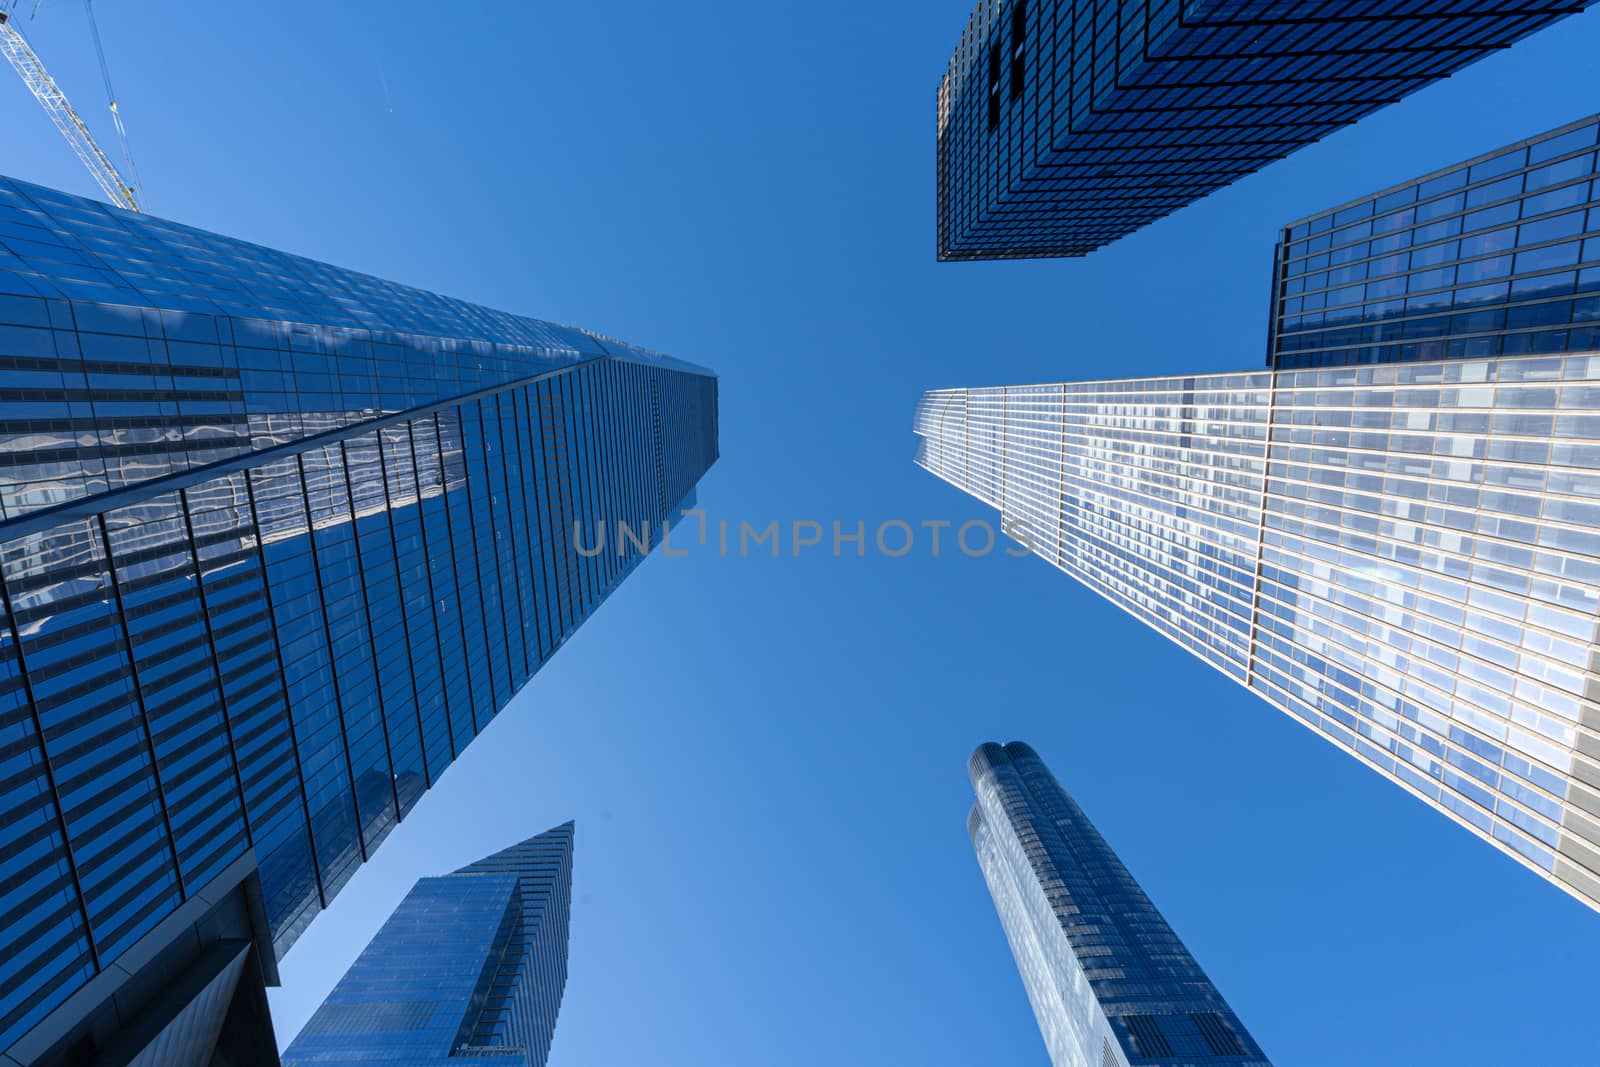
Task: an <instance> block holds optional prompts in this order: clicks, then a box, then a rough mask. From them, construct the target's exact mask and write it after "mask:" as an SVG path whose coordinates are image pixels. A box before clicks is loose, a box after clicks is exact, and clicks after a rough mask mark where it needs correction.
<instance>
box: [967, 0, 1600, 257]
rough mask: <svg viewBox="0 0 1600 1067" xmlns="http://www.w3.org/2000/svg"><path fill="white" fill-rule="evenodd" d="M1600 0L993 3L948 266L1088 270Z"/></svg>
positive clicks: (973, 74) (976, 59)
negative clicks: (971, 262) (987, 263)
mask: <svg viewBox="0 0 1600 1067" xmlns="http://www.w3.org/2000/svg"><path fill="white" fill-rule="evenodd" d="M1590 2H1592V0H1522V2H1517V3H1489V2H1486V0H1441V2H1437V3H1428V4H1418V3H1414V2H1411V0H1374V2H1370V3H1368V2H1355V0H1294V2H1292V3H1291V2H1284V0H979V3H978V4H977V5H976V7H974V8H973V11H972V16H971V18H970V19H969V21H968V23H967V27H966V30H965V32H964V33H963V34H962V35H961V41H960V44H959V45H958V46H957V48H956V51H955V54H954V55H953V56H952V57H951V60H950V65H949V68H948V69H947V70H946V72H945V75H944V78H943V80H942V81H941V82H940V84H939V93H938V117H937V131H938V132H937V136H938V162H937V171H938V175H937V180H938V255H939V258H940V259H943V260H961V259H1027V258H1036V257H1042V256H1081V255H1086V254H1087V253H1089V252H1092V251H1094V250H1095V249H1096V248H1099V247H1100V246H1102V245H1104V244H1107V243H1108V242H1111V241H1115V240H1116V239H1118V238H1119V237H1123V236H1125V235H1127V234H1129V233H1131V232H1133V231H1134V230H1136V229H1138V228H1140V227H1141V226H1144V225H1146V224H1148V223H1150V222H1153V221H1155V220H1156V219H1158V218H1161V217H1162V216H1164V215H1167V214H1169V213H1171V212H1173V211H1175V210H1177V209H1178V208H1180V207H1183V206H1184V205H1185V204H1188V203H1190V202H1192V201H1194V200H1196V199H1198V198H1200V197H1202V196H1205V195H1206V194H1208V193H1211V192H1214V191H1215V190H1217V189H1220V188H1222V187H1223V186H1225V185H1228V184H1229V183H1231V182H1234V181H1236V180H1238V179H1239V178H1242V177H1244V176H1245V175H1247V174H1250V173H1252V172H1254V171H1256V170H1259V169H1260V168H1262V167H1264V166H1266V165H1267V164H1268V163H1270V162H1272V161H1273V160H1276V159H1279V158H1282V157H1283V156H1286V155H1288V154H1289V153H1291V152H1293V151H1295V150H1296V149H1299V148H1303V147H1305V146H1306V145H1308V144H1311V143H1312V142H1314V141H1317V140H1320V139H1321V138H1323V137H1325V136H1327V135H1328V134H1330V133H1332V132H1333V131H1335V130H1337V129H1339V128H1340V127H1341V126H1345V125H1348V124H1349V123H1352V122H1355V121H1356V120H1358V119H1360V118H1362V117H1363V116H1365V115H1368V114H1370V113H1372V112H1373V111H1376V110H1377V109H1379V108H1381V107H1383V106H1384V105H1385V104H1389V103H1393V102H1394V101H1396V100H1399V99H1401V98H1402V97H1404V96H1406V95H1407V94H1409V93H1412V92H1415V91H1416V90H1418V89H1421V88H1424V87H1425V86H1427V85H1429V84H1431V83H1433V82H1435V81H1437V80H1438V79H1440V78H1443V77H1446V76H1448V75H1450V74H1452V73H1454V72H1455V71H1457V70H1460V69H1461V68H1462V67H1465V66H1467V65H1468V64H1469V63H1472V62H1474V61H1475V60H1477V59H1480V58H1482V57H1483V56H1484V55H1486V54H1488V53H1490V52H1492V51H1494V50H1496V49H1499V48H1504V47H1506V46H1508V45H1510V44H1512V43H1513V42H1515V41H1517V40H1519V39H1520V38H1522V37H1524V36H1526V35H1527V34H1529V33H1532V32H1534V31H1536V30H1538V29H1540V28H1542V27H1544V26H1546V25H1548V24H1550V23H1551V22H1553V21H1556V20H1557V19H1560V18H1562V17H1564V16H1566V15H1568V14H1571V13H1573V12H1576V11H1581V10H1582V9H1583V8H1585V7H1587V6H1589V3H1590Z"/></svg>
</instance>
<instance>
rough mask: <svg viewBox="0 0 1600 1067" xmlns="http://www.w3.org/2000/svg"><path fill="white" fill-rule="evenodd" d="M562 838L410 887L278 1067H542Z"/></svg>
mask: <svg viewBox="0 0 1600 1067" xmlns="http://www.w3.org/2000/svg"><path fill="white" fill-rule="evenodd" d="M572 830H573V828H572V823H570V822H569V823H564V824H563V825H561V826H558V827H556V828H555V829H554V830H549V831H546V832H545V833H542V834H540V835H539V836H538V837H532V838H529V839H528V840H526V841H524V842H522V843H521V844H520V845H513V846H512V847H511V848H508V849H506V850H505V851H503V852H497V853H495V854H494V855H493V856H490V857H488V858H487V859H482V860H479V861H478V862H477V863H474V864H471V865H469V866H466V867H463V868H461V870H459V871H456V872H455V873H454V874H447V875H445V876H444V877H442V878H424V879H422V880H421V881H419V882H417V884H416V885H414V886H412V888H411V892H409V893H407V894H406V898H405V900H403V901H401V903H400V906H399V907H398V908H396V909H395V910H394V914H393V915H391V916H389V920H388V922H386V923H384V924H383V928H382V929H381V930H379V931H378V933H377V936H376V937H374V938H373V939H372V941H371V942H370V943H369V944H368V945H367V947H366V948H365V949H364V950H362V953H361V955H360V957H359V958H358V959H357V960H356V962H355V963H353V964H351V966H350V969H349V970H348V971H346V972H345V974H344V977H343V978H341V979H339V984H338V985H336V986H334V988H333V992H332V993H330V994H328V999H327V1000H324V1001H323V1002H322V1005H321V1006H320V1007H319V1008H318V1009H317V1011H316V1013H315V1014H314V1015H312V1016H311V1019H310V1021H308V1022H307V1023H306V1025H305V1029H303V1030H301V1031H300V1034H299V1036H298V1037H296V1038H295V1039H294V1042H293V1043H292V1044H291V1045H290V1046H289V1048H288V1050H287V1051H286V1052H285V1053H284V1054H283V1064H284V1067H316V1065H318V1064H357V1063H378V1062H385V1063H387V1062H394V1061H403V1062H404V1063H405V1064H406V1065H407V1067H423V1065H424V1064H438V1065H439V1067H448V1065H449V1064H455V1063H459V1062H461V1059H462V1058H467V1059H469V1060H470V1062H471V1063H473V1064H482V1065H485V1067H544V1064H545V1061H546V1059H547V1057H548V1056H549V1054H550V1041H551V1038H552V1037H554V1035H555V1027H556V1012H557V1011H558V1010H559V1009H560V1007H561V993H562V990H563V989H564V988H565V987H566V984H567V925H568V918H569V916H570V913H571V903H572Z"/></svg>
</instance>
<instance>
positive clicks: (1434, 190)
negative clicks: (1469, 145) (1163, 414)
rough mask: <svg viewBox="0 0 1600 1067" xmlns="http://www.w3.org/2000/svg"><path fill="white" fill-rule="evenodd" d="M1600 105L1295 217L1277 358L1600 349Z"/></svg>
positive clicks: (1283, 239)
mask: <svg viewBox="0 0 1600 1067" xmlns="http://www.w3.org/2000/svg"><path fill="white" fill-rule="evenodd" d="M1597 132H1600V115H1591V116H1590V117H1589V118H1586V119H1581V120H1579V121H1577V122H1573V123H1569V124H1568V125H1566V126H1562V127H1559V128H1558V129H1554V130H1550V131H1549V132H1547V133H1542V134H1539V135H1538V136H1536V137H1530V138H1528V139H1526V140H1524V141H1519V142H1518V143H1516V144H1513V145H1508V146H1506V147H1504V148H1497V149H1495V150H1494V151H1492V152H1486V153H1484V154H1483V155H1481V156H1477V157H1475V158H1473V159H1469V160H1467V161H1465V162H1463V163H1457V164H1454V165H1453V166H1449V167H1445V168H1443V169H1441V170H1437V171H1434V172H1433V173H1431V174H1426V175H1424V176H1422V177H1421V178H1416V179H1413V180H1412V181H1409V182H1405V183H1404V184H1401V185H1396V186H1394V187H1392V188H1390V189H1385V190H1383V191H1382V192H1379V193H1373V194H1370V195H1368V196H1364V197H1362V198H1360V199H1359V200H1354V201H1351V202H1350V203H1348V204H1343V205H1340V206H1339V207H1336V208H1334V209H1332V210H1330V211H1322V212H1319V213H1317V214H1316V215H1313V216H1311V217H1309V218H1306V219H1301V220H1300V221H1298V222H1294V223H1290V224H1289V225H1288V226H1285V227H1284V228H1283V231H1282V233H1281V235H1280V239H1279V243H1278V253H1277V266H1276V271H1275V275H1276V285H1277V291H1276V292H1275V293H1274V294H1273V323H1272V333H1271V341H1270V346H1269V350H1268V356H1267V359H1268V365H1269V366H1274V367H1277V368H1280V369H1292V368H1298V367H1336V366H1341V365H1347V364H1361V363H1416V362H1419V361H1427V360H1437V359H1484V358H1488V357H1492V356H1501V355H1505V356H1519V355H1530V354H1534V353H1560V352H1595V351H1600V181H1597V180H1596V179H1600V166H1597V164H1596V151H1597V148H1596V140H1597Z"/></svg>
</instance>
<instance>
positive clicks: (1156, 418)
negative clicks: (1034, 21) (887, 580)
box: [915, 354, 1600, 908]
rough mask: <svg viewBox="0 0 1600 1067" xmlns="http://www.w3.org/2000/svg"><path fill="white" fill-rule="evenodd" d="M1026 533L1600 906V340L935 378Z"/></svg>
mask: <svg viewBox="0 0 1600 1067" xmlns="http://www.w3.org/2000/svg"><path fill="white" fill-rule="evenodd" d="M915 429H916V432H917V433H918V434H920V435H921V437H922V440H921V443H920V445H919V449H918V453H917V462H918V464H920V465H921V466H923V467H924V468H926V469H927V470H929V471H931V472H932V473H934V474H936V475H938V476H939V477H940V478H943V479H944V480H946V481H948V482H950V483H951V484H952V485H954V486H956V487H957V488H960V489H962V490H964V491H966V492H968V493H971V494H972V495H974V496H976V497H977V498H978V499H980V500H982V501H984V502H986V503H988V504H990V505H991V506H994V507H996V508H999V509H1000V510H1001V512H1002V514H1003V516H1004V518H1005V519H1006V520H1007V525H1008V526H1009V527H1010V528H1011V529H1012V530H1013V531H1015V530H1017V529H1018V528H1019V527H1020V528H1021V529H1022V531H1023V536H1025V538H1026V540H1027V547H1028V548H1030V549H1031V550H1032V551H1033V552H1034V553H1035V554H1037V555H1039V556H1041V557H1043V558H1044V559H1045V560H1047V561H1049V562H1050V563H1051V564H1052V565H1053V566H1055V567H1058V568H1059V569H1061V570H1063V571H1065V572H1066V573H1067V574H1069V575H1071V576H1072V577H1074V578H1076V579H1077V580H1078V581H1080V582H1082V583H1083V584H1084V585H1087V586H1088V587H1089V588H1090V589H1092V590H1094V591H1095V592H1096V593H1099V594H1100V595H1101V596H1102V597H1104V598H1105V599H1107V600H1109V601H1110V602H1111V603H1113V604H1115V605H1116V606H1117V607H1120V608H1122V609H1123V610H1124V611H1126V612H1128V613H1129V614H1130V615H1132V616H1134V617H1135V618H1137V619H1139V620H1140V621H1141V622H1144V623H1145V624H1147V625H1148V626H1150V627H1151V628H1152V629H1154V630H1155V631H1156V632H1157V633H1159V634H1161V635H1163V636H1165V637H1167V638H1168V639H1170V640H1171V641H1173V642H1175V643H1177V644H1178V645H1179V646H1181V647H1182V648H1184V649H1186V650H1188V651H1189V652H1191V653H1192V654H1194V655H1196V656H1198V657H1200V658H1201V659H1203V660H1205V661H1206V662H1207V663H1208V664H1210V665H1212V666H1213V667H1215V668H1216V669H1217V670H1219V671H1222V672H1223V673H1224V674H1226V675H1227V676H1228V677H1230V678H1232V679H1233V680H1234V681H1236V682H1238V683H1240V684H1241V685H1243V686H1246V687H1247V688H1249V689H1250V690H1251V691H1252V692H1254V693H1256V694H1257V695H1259V696H1261V697H1263V698H1264V699H1265V700H1266V701H1267V702H1268V703H1270V704H1272V705H1273V706H1274V707H1277V708H1279V709H1280V710H1282V711H1284V712H1286V713H1288V714H1289V715H1292V716H1293V717H1294V718H1295V719H1296V720H1297V721H1299V722H1300V723H1302V724H1303V725H1305V726H1307V727H1308V728H1310V729H1311V730H1312V731H1314V732H1315V733H1316V734H1317V735H1318V736H1320V737H1322V738H1324V739H1325V740H1327V741H1329V742H1331V743H1333V744H1335V745H1337V746H1338V747H1339V749H1340V751H1342V752H1344V753H1346V754H1347V755H1349V756H1351V757H1352V758H1354V759H1355V760H1357V761H1358V762H1360V763H1362V764H1364V765H1366V766H1367V767H1370V768H1372V769H1373V770H1376V771H1377V772H1378V773H1380V774H1382V775H1383V776H1384V777H1385V778H1387V779H1388V780H1389V781H1391V782H1393V783H1395V784H1396V785H1398V786H1400V787H1401V788H1403V789H1405V790H1406V791H1407V792H1410V793H1411V794H1413V795H1414V796H1417V797H1419V798H1421V799H1422V800H1424V801H1425V802H1427V803H1428V804H1429V805H1430V806H1431V807H1433V808H1434V809H1436V810H1437V811H1439V812H1441V813H1443V814H1444V815H1446V816H1448V817H1449V818H1451V819H1453V820H1454V821H1456V822H1457V823H1459V824H1460V825H1462V826H1465V827H1467V828H1468V829H1469V830H1471V831H1472V832H1473V833H1475V834H1477V835H1478V836H1479V837H1481V838H1482V839H1484V840H1485V841H1488V842H1490V843H1491V844H1493V845H1494V846H1495V847H1496V848H1498V849H1500V850H1501V851H1502V852H1504V853H1505V854H1507V855H1509V856H1511V857H1513V858H1514V859H1516V860H1517V861H1519V862H1520V863H1522V864H1524V865H1525V866H1527V867H1529V868H1531V869H1532V870H1534V871H1537V872H1538V873H1539V874H1540V875H1542V876H1543V877H1545V878H1546V879H1549V880H1550V881H1552V882H1554V883H1555V884H1556V885H1558V886H1560V887H1561V888H1562V889H1564V890H1566V891H1567V892H1568V893H1570V894H1572V895H1573V896H1575V897H1576V898H1578V899H1579V900H1581V901H1583V902H1584V903H1586V904H1588V905H1589V906H1590V907H1593V908H1600V645H1597V643H1596V639H1597V623H1600V355H1597V354H1566V355H1551V356H1521V357H1502V358H1500V359H1496V360H1482V359H1456V360H1443V361H1436V362H1427V363H1398V364H1396V363H1387V364H1378V365H1374V366H1346V367H1324V368H1316V369H1305V370H1283V371H1277V372H1272V371H1257V372H1247V373H1239V374H1213V375H1195V376H1187V377H1162V378H1141V379H1129V380H1121V381H1092V382H1069V383H1064V384H1055V385H1030V386H1011V387H998V388H991V389H954V390H941V391H937V392H930V393H927V394H925V395H924V396H923V398H922V400H921V402H920V404H919V405H918V408H917V413H916V422H915Z"/></svg>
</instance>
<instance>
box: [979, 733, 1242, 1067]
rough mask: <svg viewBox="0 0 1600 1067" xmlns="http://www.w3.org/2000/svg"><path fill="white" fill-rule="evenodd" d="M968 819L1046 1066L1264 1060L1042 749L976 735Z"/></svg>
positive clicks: (1169, 1066)
mask: <svg viewBox="0 0 1600 1067" xmlns="http://www.w3.org/2000/svg"><path fill="white" fill-rule="evenodd" d="M967 770H968V773H970V774H971V776H972V788H973V790H974V791H975V792H976V793H977V801H976V802H975V803H974V804H973V806H972V814H971V815H970V816H969V817H968V819H967V830H968V831H969V832H970V833H971V835H972V847H973V850H974V851H975V852H977V854H978V863H979V865H980V866H981V867H982V868H983V877H984V879H985V880H986V881H987V882H988V883H989V894H990V895H991V896H992V897H994V906H995V910H996V911H998V912H999V913H1000V923H1001V925H1002V926H1004V927H1005V931H1006V939H1007V940H1008V941H1010V942H1011V953H1012V955H1013V956H1015V957H1016V960H1017V970H1018V971H1019V972H1021V974H1022V983H1023V985H1024V986H1026V987H1027V990H1028V1000H1029V1001H1030V1002H1031V1003H1032V1004H1033V1014H1034V1017H1035V1018H1036V1019H1037V1020H1038V1021H1039V1033H1040V1034H1041V1036H1043V1038H1044V1043H1045V1045H1046V1047H1047V1048H1048V1049H1049V1050H1050V1062H1051V1063H1052V1064H1054V1065H1055V1067H1143V1065H1150V1067H1158V1065H1159V1067H1188V1065H1192V1064H1218V1065H1222V1064H1228V1065H1230V1067H1268V1061H1267V1057H1266V1054H1265V1053H1263V1052H1262V1051H1261V1048H1260V1046H1259V1045H1257V1044H1256V1042H1255V1039H1254V1038H1252V1037H1251V1036H1250V1034H1249V1032H1248V1031H1247V1030H1246V1029H1245V1028H1244V1024H1243V1023H1241V1022H1240V1021H1239V1017H1238V1016H1237V1015H1235V1014H1234V1013H1233V1009H1231V1008H1229V1007H1228V1002H1227V1001H1225V1000H1223V999H1222V994H1221V993H1219V992H1217V988H1216V986H1214V985H1212V984H1211V979H1210V978H1208V977H1206V973H1205V971H1203V970H1201V969H1200V965H1199V964H1198V963H1196V962H1195V959H1194V957H1193V956H1191V955H1189V950H1188V949H1187V948H1185V947H1184V945H1183V942H1182V941H1180V940H1179V939H1178V935H1177V934H1176V933H1174V932H1173V930H1172V927H1170V926H1168V925H1167V921H1166V920H1165V919H1163V918H1162V917H1161V913H1160V912H1159V911H1157V910H1156V907H1155V905H1154V904H1152V903H1150V898H1149V897H1147V896H1145V895H1144V891H1143V890H1142V889H1140V888H1139V883H1138V882H1136V881H1134V880H1133V875H1131V874H1129V873H1128V869H1127V868H1126V867H1124V866H1123V865H1122V861H1121V860H1119V859H1117V854H1116V853H1115V852H1113V851H1111V846H1110V845H1108V844H1106V842H1105V839H1104V838H1102V837H1101V836H1100V834H1099V833H1098V832H1097V831H1096V830H1095V828H1094V824H1093V823H1091V822H1090V821H1089V818H1088V816H1086V815H1085V814H1084V813H1083V810H1082V809H1081V808H1079V807H1078V805H1077V804H1075V803H1074V802H1073V800H1072V798H1071V797H1070V796H1068V795H1067V791H1066V790H1065V789H1063V788H1061V783H1060V782H1058V781H1056V779H1055V776H1054V775H1052V774H1051V773H1050V770H1049V768H1047V767H1046V766H1045V765H1044V761H1042V760H1041V759H1040V758H1039V755H1038V753H1036V752H1034V750H1033V749H1031V748H1029V747H1028V746H1027V745H1025V744H1022V743H1021V742H1018V741H1013V742H1011V743H1010V744H1008V745H1004V746H1002V745H997V744H995V743H993V742H990V743H988V744H984V745H980V746H979V747H978V750H977V751H976V752H974V753H973V754H972V758H971V759H970V760H968V762H967Z"/></svg>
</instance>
